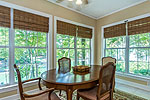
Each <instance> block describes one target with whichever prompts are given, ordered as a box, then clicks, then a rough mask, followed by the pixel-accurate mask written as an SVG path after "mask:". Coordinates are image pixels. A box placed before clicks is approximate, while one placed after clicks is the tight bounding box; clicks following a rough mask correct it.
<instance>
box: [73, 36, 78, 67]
mask: <svg viewBox="0 0 150 100" xmlns="http://www.w3.org/2000/svg"><path fill="white" fill-rule="evenodd" d="M74 50H75V66H77V65H78V64H77V60H78V59H77V37H76V36H75V37H74Z"/></svg>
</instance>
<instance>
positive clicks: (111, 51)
mask: <svg viewBox="0 0 150 100" xmlns="http://www.w3.org/2000/svg"><path fill="white" fill-rule="evenodd" d="M125 40H126V37H125V36H121V37H113V38H108V39H106V45H105V46H106V47H105V56H106V57H107V56H111V57H114V58H116V60H117V62H116V70H117V71H120V72H125V46H126V41H125Z"/></svg>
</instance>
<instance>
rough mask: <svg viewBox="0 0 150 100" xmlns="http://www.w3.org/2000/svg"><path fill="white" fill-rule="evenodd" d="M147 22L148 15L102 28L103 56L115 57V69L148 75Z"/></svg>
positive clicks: (149, 33) (149, 44)
mask: <svg viewBox="0 0 150 100" xmlns="http://www.w3.org/2000/svg"><path fill="white" fill-rule="evenodd" d="M149 23H150V17H145V18H142V19H137V20H134V21H129V22H125V23H124V24H125V25H124V26H121V24H120V25H116V26H110V27H106V28H104V38H105V48H104V56H112V57H114V58H116V59H117V64H116V70H117V71H120V72H125V73H130V74H135V75H142V76H148V77H149V76H150V29H149V27H150V24H149ZM122 25H123V24H122ZM116 30H117V31H116ZM123 30H124V31H123ZM119 32H120V33H119ZM123 33H125V34H123Z"/></svg>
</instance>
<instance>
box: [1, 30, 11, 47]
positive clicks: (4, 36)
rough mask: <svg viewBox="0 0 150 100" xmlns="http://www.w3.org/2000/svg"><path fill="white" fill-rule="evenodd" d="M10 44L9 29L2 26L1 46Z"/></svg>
mask: <svg viewBox="0 0 150 100" xmlns="http://www.w3.org/2000/svg"><path fill="white" fill-rule="evenodd" d="M8 45H9V29H8V28H4V27H0V46H8Z"/></svg>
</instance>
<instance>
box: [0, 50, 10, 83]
mask: <svg viewBox="0 0 150 100" xmlns="http://www.w3.org/2000/svg"><path fill="white" fill-rule="evenodd" d="M8 55H9V49H8V48H0V86H1V85H4V84H8V83H9V63H8V62H9V57H8Z"/></svg>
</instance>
